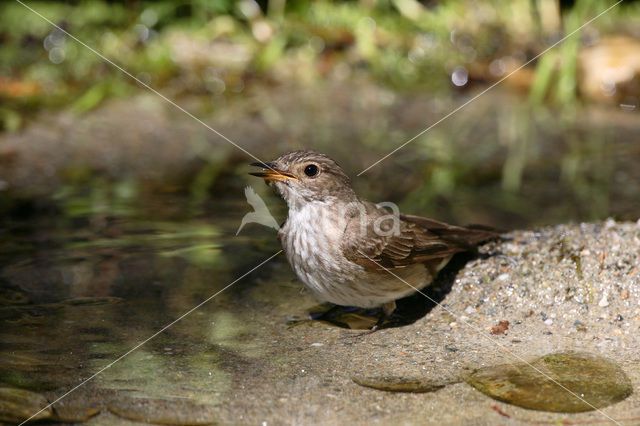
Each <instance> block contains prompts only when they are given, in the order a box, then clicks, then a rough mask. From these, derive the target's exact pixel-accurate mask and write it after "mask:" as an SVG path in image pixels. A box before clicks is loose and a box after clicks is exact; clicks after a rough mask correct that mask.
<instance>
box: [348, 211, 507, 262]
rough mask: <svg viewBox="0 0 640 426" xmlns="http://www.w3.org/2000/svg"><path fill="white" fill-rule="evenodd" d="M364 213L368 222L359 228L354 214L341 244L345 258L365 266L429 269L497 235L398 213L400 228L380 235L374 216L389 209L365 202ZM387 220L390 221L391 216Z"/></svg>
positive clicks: (385, 212)
mask: <svg viewBox="0 0 640 426" xmlns="http://www.w3.org/2000/svg"><path fill="white" fill-rule="evenodd" d="M367 204H369V203H367ZM367 213H368V218H369V220H368V226H366V228H365V229H364V230H361V229H360V222H359V220H358V218H357V217H356V218H355V220H353V221H351V222H350V224H349V225H348V227H347V228H348V230H349V231H348V233H347V235H348V236H349V237H347V238H345V240H344V243H343V247H342V249H343V250H342V251H343V254H344V255H345V257H347V259H349V260H351V261H352V262H355V263H357V264H359V265H362V266H364V267H366V268H374V269H380V268H381V267H385V268H397V267H402V266H407V265H411V264H414V263H425V264H427V266H430V269H431V266H432V265H436V264H438V263H440V262H441V261H442V260H443V259H445V258H447V257H449V256H451V255H453V254H455V253H459V252H464V251H469V250H474V249H475V246H476V245H477V244H478V243H479V242H481V241H485V240H488V239H490V238H494V237H496V236H497V235H498V234H497V233H495V232H493V231H489V230H486V229H473V228H464V227H459V226H453V225H448V224H446V223H442V222H437V221H434V220H431V219H427V218H422V217H419V216H409V215H400V216H399V217H397V220H398V231H399V232H396V233H393V234H391V235H380V232H375V230H374V226H373V223H374V220H375V217H376V216H377V217H379V216H382V215H389V212H387V211H384V210H383V211H380V210H377V209H375V205H374V208H373V209H372V208H371V206H369V205H368V206H367ZM372 217H373V218H374V220H372ZM387 221H388V222H392V220H391V219H387ZM363 231H364V232H363Z"/></svg>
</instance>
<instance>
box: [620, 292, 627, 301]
mask: <svg viewBox="0 0 640 426" xmlns="http://www.w3.org/2000/svg"><path fill="white" fill-rule="evenodd" d="M620 298H621V299H622V300H627V299H628V298H629V290H622V291H621V292H620Z"/></svg>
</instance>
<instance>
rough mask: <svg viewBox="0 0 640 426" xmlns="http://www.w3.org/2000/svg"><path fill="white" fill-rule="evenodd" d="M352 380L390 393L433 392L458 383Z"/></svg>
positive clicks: (415, 379) (375, 378) (417, 379)
mask: <svg viewBox="0 0 640 426" xmlns="http://www.w3.org/2000/svg"><path fill="white" fill-rule="evenodd" d="M352 380H353V381H354V382H356V383H357V384H359V385H360V386H366V387H368V388H374V389H378V390H384V391H390V392H415V393H424V392H434V391H437V390H438V389H442V388H443V387H445V386H447V385H449V384H453V383H457V382H458V381H456V380H452V381H442V380H434V379H431V378H424V377H400V376H355V377H352Z"/></svg>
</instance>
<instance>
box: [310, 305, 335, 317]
mask: <svg viewBox="0 0 640 426" xmlns="http://www.w3.org/2000/svg"><path fill="white" fill-rule="evenodd" d="M341 308H342V307H341V306H340V305H333V306H332V307H330V308H329V309H327V310H326V311H325V312H322V313H318V314H309V318H310V319H312V320H320V321H322V320H324V321H329V320H330V319H331V317H332V316H333V314H335V313H336V312H338V311H339V310H341Z"/></svg>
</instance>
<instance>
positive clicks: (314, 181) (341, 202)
mask: <svg viewBox="0 0 640 426" xmlns="http://www.w3.org/2000/svg"><path fill="white" fill-rule="evenodd" d="M251 165H252V166H256V167H260V168H261V169H262V170H261V171H259V172H251V173H250V174H251V175H253V176H257V177H261V178H263V179H264V181H265V182H266V183H267V184H268V185H272V186H274V187H275V189H276V191H277V192H278V193H279V195H280V196H281V197H282V198H283V199H284V201H285V202H286V204H287V206H288V214H287V219H286V221H285V223H284V224H283V225H282V226H281V227H280V229H279V230H278V240H279V241H280V243H281V245H282V248H283V250H284V252H285V255H286V257H287V260H288V262H289V264H290V266H291V268H292V269H293V270H294V272H295V273H296V275H297V276H298V278H299V279H300V280H301V281H302V282H303V283H304V285H305V286H306V287H307V288H308V289H309V290H310V291H311V293H312V294H313V295H314V296H315V297H316V299H318V300H319V301H321V302H330V303H333V304H335V305H339V306H355V307H361V308H377V307H381V308H382V315H381V316H380V319H379V320H378V322H377V323H376V325H375V326H374V327H373V329H372V330H375V329H377V328H378V327H379V326H380V325H381V324H383V323H384V321H385V320H386V319H388V318H389V317H390V316H391V314H392V313H393V312H394V310H395V309H396V303H395V302H396V300H398V299H400V298H403V297H406V296H408V295H410V294H412V293H414V292H415V291H416V290H420V289H422V288H424V287H426V286H428V285H429V284H431V283H432V282H433V281H434V279H435V278H436V276H437V275H438V272H439V271H440V270H441V269H442V268H444V267H445V265H446V264H447V263H448V262H449V261H450V260H451V258H452V256H453V255H454V254H456V253H459V252H467V251H474V250H475V249H476V247H477V246H478V245H479V244H480V243H482V242H485V241H488V240H491V239H494V238H496V237H497V236H498V235H499V232H497V231H495V230H493V229H491V228H489V227H483V226H467V227H463V226H454V225H450V224H447V223H444V222H439V221H436V220H433V219H428V218H425V217H420V216H414V215H409V214H402V213H400V212H399V211H397V208H395V209H392V210H390V209H389V208H388V206H392V207H394V206H395V205H392V204H391V203H387V205H386V206H385V205H384V204H385V203H380V204H375V203H373V202H371V201H367V200H365V199H363V198H360V197H359V196H358V195H357V194H356V193H355V191H354V190H353V188H352V186H351V182H350V180H349V177H348V176H347V174H346V173H345V172H344V171H343V170H342V168H341V167H340V166H339V165H338V163H337V162H336V161H334V160H333V159H331V158H330V157H328V156H327V155H324V154H321V153H318V152H314V151H293V152H289V153H286V154H284V155H281V156H280V157H278V158H277V159H276V160H274V161H271V162H256V163H251ZM407 283H408V284H410V285H408V284H407Z"/></svg>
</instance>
